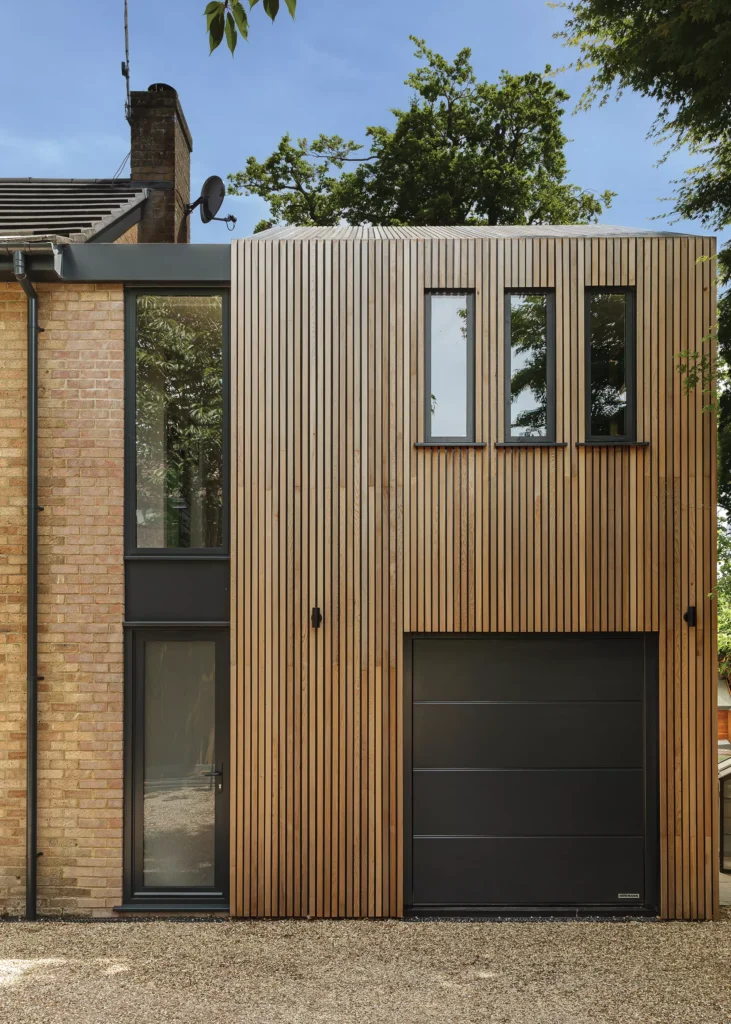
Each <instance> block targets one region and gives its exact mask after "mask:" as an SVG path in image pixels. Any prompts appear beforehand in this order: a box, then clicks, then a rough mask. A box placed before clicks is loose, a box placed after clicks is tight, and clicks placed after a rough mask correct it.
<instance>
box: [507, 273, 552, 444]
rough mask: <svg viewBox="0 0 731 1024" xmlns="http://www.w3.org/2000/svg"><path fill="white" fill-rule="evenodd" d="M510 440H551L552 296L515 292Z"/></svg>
mask: <svg viewBox="0 0 731 1024" xmlns="http://www.w3.org/2000/svg"><path fill="white" fill-rule="evenodd" d="M509 302H510V339H509V341H510V367H509V384H510V395H509V397H510V423H509V430H508V435H509V436H510V437H537V438H544V439H546V438H548V431H549V425H548V388H549V379H548V295H547V294H546V293H545V292H542V293H537V292H536V293H530V292H523V293H518V292H511V293H510V296H509Z"/></svg>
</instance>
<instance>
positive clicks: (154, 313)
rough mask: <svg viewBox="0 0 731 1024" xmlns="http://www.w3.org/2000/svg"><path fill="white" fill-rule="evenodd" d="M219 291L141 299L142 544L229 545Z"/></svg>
mask: <svg viewBox="0 0 731 1024" xmlns="http://www.w3.org/2000/svg"><path fill="white" fill-rule="evenodd" d="M222 301H223V300H222V298H221V296H220V295H139V296H138V297H137V310H136V313H137V337H136V364H137V381H136V394H137V422H136V445H137V503H136V519H137V545H138V547H141V548H215V547H220V546H221V545H222V544H223V395H224V392H223V316H222V313H223V309H222Z"/></svg>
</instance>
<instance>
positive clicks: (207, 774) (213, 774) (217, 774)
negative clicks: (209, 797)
mask: <svg viewBox="0 0 731 1024" xmlns="http://www.w3.org/2000/svg"><path fill="white" fill-rule="evenodd" d="M201 775H203V776H204V777H205V778H207V779H218V780H219V783H218V791H219V793H220V792H221V790H222V789H223V765H221V768H220V771H213V772H201Z"/></svg>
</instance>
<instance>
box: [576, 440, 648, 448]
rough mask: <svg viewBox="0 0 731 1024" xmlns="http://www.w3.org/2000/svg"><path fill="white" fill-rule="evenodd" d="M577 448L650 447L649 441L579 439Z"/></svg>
mask: <svg viewBox="0 0 731 1024" xmlns="http://www.w3.org/2000/svg"><path fill="white" fill-rule="evenodd" d="M576 447H577V448H649V447H650V442H649V441H609V440H607V441H577V442H576Z"/></svg>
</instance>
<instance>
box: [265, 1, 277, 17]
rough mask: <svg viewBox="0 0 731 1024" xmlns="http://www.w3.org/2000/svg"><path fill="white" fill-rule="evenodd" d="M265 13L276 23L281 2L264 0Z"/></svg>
mask: <svg viewBox="0 0 731 1024" xmlns="http://www.w3.org/2000/svg"><path fill="white" fill-rule="evenodd" d="M264 11H265V13H266V14H268V15H269V17H270V18H271V19H272V21H274V19H275V18H276V16H277V15H278V14H279V0H264Z"/></svg>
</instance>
